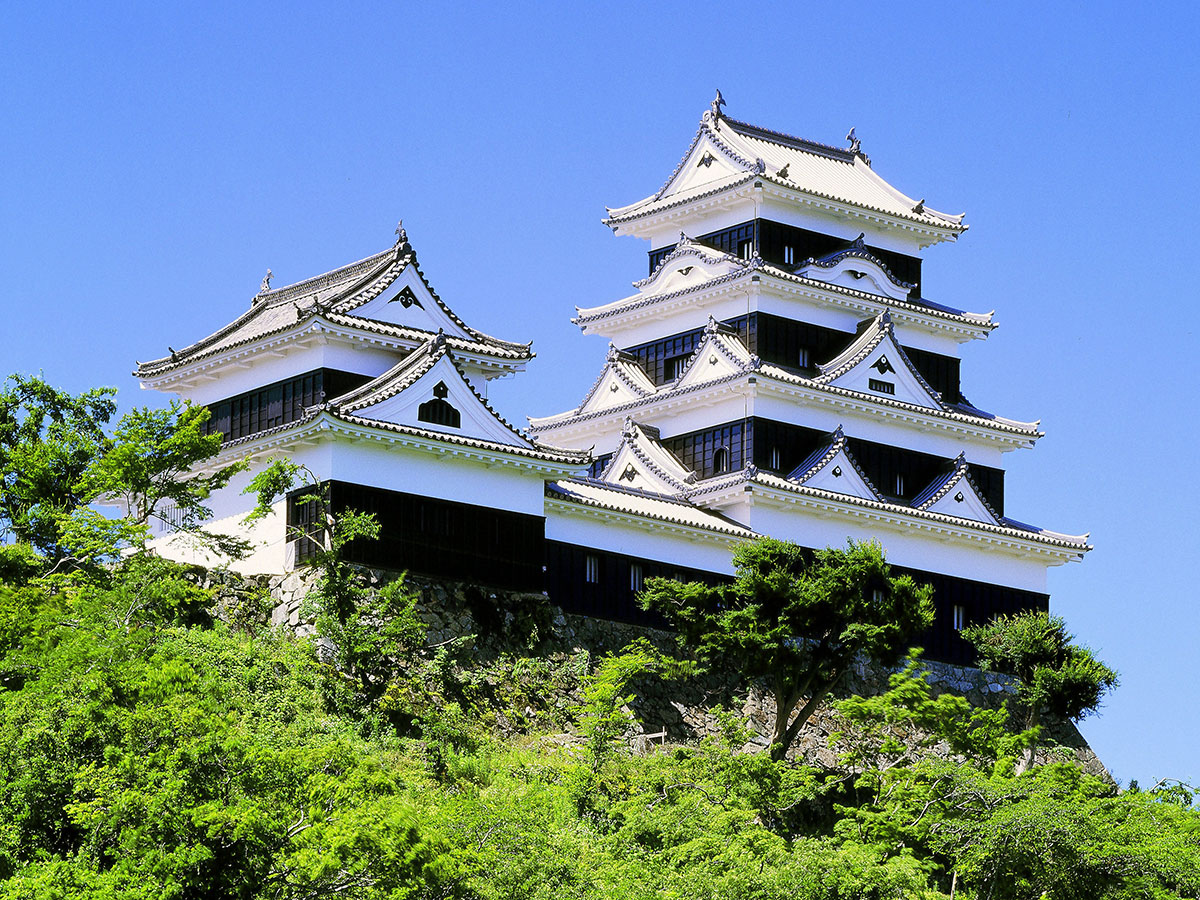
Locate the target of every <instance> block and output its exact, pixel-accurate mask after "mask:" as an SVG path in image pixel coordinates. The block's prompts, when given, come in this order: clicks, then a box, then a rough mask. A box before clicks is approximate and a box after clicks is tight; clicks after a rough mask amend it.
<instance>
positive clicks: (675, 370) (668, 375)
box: [663, 354, 689, 381]
mask: <svg viewBox="0 0 1200 900" xmlns="http://www.w3.org/2000/svg"><path fill="white" fill-rule="evenodd" d="M688 359H689V356H688V354H683V355H682V356H668V357H667V358H666V359H664V360H663V380H664V381H674V380H675V379H676V378H678V377H679V376H680V375H682V374H683V367H684V366H685V365H686V364H687V361H688Z"/></svg>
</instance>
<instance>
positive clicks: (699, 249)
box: [633, 231, 751, 296]
mask: <svg viewBox="0 0 1200 900" xmlns="http://www.w3.org/2000/svg"><path fill="white" fill-rule="evenodd" d="M750 265H751V263H750V261H748V260H744V259H739V258H738V257H736V256H733V255H732V254H729V253H724V252H722V251H720V250H714V249H713V248H711V247H708V246H705V245H704V244H701V243H698V242H697V241H693V240H692V239H691V238H690V237H688V236H687V235H685V234H684V233H683V232H682V231H681V232H680V233H679V243H678V244H676V245H675V249H674V250H672V251H671V252H670V253H668V254H667V255H666V256H664V257H663V258H662V260H661V261H659V264H658V266H657V267H656V268H655V269H654V271H653V272H652V273H651V274H650V275H649V277H647V278H643V279H641V280H640V281H635V282H634V283H633V285H634V287H636V288H637V289H638V290H639V291H640V292H641V294H642V295H643V296H659V295H661V294H673V293H675V292H677V291H683V290H687V289H688V288H691V287H697V286H699V285H702V284H706V283H708V282H710V281H712V280H713V279H714V278H722V277H725V276H728V275H740V274H741V273H742V272H744V271H746V269H748V268H750Z"/></svg>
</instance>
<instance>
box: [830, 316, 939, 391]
mask: <svg viewBox="0 0 1200 900" xmlns="http://www.w3.org/2000/svg"><path fill="white" fill-rule="evenodd" d="M871 324H872V325H874V326H875V329H876V331H875V334H873V335H871V334H870V329H869V328H868V329H867V330H866V331H864V332H863V333H862V334H861V335H859V336H858V337H856V338H855V339H854V340H852V341H851V342H850V343H849V345H847V347H846V349H845V350H843V351H842V352H841V353H839V354H838V355H837V356H835V357H834V358H833V359H831V360H830V361H829V362H827V363H825V364H824V365H821V366H819V369H820V371H821V374H820V375H818V376H817V377H816V378H814V379H813V381H815V382H817V383H818V384H828V383H829V382H832V381H833V380H834V379H836V378H840V377H841V376H842V375H845V374H846V373H847V372H849V371H851V370H852V369H854V368H856V367H857V366H858V365H859V364H860V363H861V362H862V361H863V360H865V359H866V358H867V357H868V356H870V355H871V353H873V352H874V350H875V348H876V347H878V346H879V345H880V344H882V343H883V342H884V340H886V339H888V338H891V341H892V344H893V345H894V346H895V348H896V352H897V353H898V354H900V360H901V362H903V363H904V365H905V366H906V367H907V369H908V371H909V373H910V374H911V375H912V376H913V377H914V378H915V379H916V380H917V383H918V384H919V385H920V386H921V387H922V388H923V389H924V390H925V391H927V392H928V393H929V396H930V397H931V398H932V399H933V401H934V402H935V403H937V404H938V407H939V408H940V409H941V410H942V411H943V412H949V410H948V409H947V408H946V401H945V400H943V399H942V394H941V392H940V391H937V390H934V388H933V387H932V386H931V385H930V384H929V382H927V381H926V380H925V378H924V377H923V376H922V375H921V373H920V372H918V371H917V367H916V366H914V365H913V363H912V360H911V359H909V358H908V354H907V353H905V352H904V348H903V347H902V346H901V345H900V342H899V341H898V340H896V333H895V327H894V326H893V325H892V316H891V311H890V310H887V309H885V310H884V311H883V312H881V313H880V314H879V315H878V316H876V317H875V320H874V321H873V322H872V323H871ZM868 335H870V337H869V338H868ZM864 338H867V340H866V341H865V343H864V342H863V339H864ZM857 344H861V345H862V346H860V347H859V348H858V349H857V350H855V345H857ZM839 360H841V362H839Z"/></svg>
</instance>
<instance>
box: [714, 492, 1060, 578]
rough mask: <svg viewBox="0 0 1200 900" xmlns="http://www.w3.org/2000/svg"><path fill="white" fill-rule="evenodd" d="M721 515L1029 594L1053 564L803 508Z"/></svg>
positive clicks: (756, 506) (808, 542)
mask: <svg viewBox="0 0 1200 900" xmlns="http://www.w3.org/2000/svg"><path fill="white" fill-rule="evenodd" d="M723 512H725V514H726V515H728V516H729V517H730V518H732V519H734V520H736V521H738V522H741V523H742V524H744V525H747V526H748V527H750V528H752V529H754V530H755V531H757V532H759V533H760V534H769V535H771V536H772V537H776V538H780V539H783V540H790V541H795V542H796V543H799V544H803V545H805V546H808V547H827V546H835V547H837V546H843V545H844V544H845V543H846V539H847V538H853V539H854V540H856V541H862V540H867V539H870V538H875V539H877V540H878V541H879V542H880V543H881V544H882V545H883V548H884V550H885V551H886V553H887V558H888V561H889V562H892V563H895V564H896V565H901V566H910V567H912V568H914V569H924V570H926V571H929V572H940V573H941V574H943V575H954V576H957V577H959V578H970V579H973V580H975V581H984V582H990V583H992V584H999V585H1005V586H1008V587H1014V588H1021V589H1023V590H1028V591H1041V592H1045V591H1046V568H1047V566H1049V565H1052V564H1053V560H1052V559H1051V558H1049V557H1033V558H1031V557H1029V556H1023V555H1019V554H1017V553H1014V552H1012V551H1005V550H1003V549H1002V548H999V547H994V546H993V545H985V544H978V543H976V542H974V541H965V540H963V539H961V538H959V539H955V538H953V537H951V536H940V535H936V534H930V533H929V532H922V531H917V530H915V529H911V528H897V527H896V526H890V525H887V524H885V523H881V522H870V521H868V520H863V519H858V518H851V517H849V516H843V515H838V514H834V513H826V514H820V513H818V512H817V511H815V510H807V509H804V508H802V507H792V506H787V507H780V506H777V505H775V504H773V503H770V504H768V503H763V502H754V503H753V505H749V501H742V504H741V505H740V506H738V507H734V508H728V509H725V510H723Z"/></svg>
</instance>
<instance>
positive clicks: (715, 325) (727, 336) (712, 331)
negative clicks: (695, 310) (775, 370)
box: [675, 316, 758, 388]
mask: <svg viewBox="0 0 1200 900" xmlns="http://www.w3.org/2000/svg"><path fill="white" fill-rule="evenodd" d="M757 365H758V359H757V357H755V356H753V355H752V354H751V353H750V351H749V350H747V349H746V346H745V345H744V344H743V343H742V342H741V340H740V339H739V338H738V336H737V332H735V331H734V330H733V329H732V328H730V327H729V326H727V325H722V324H721V323H719V322H717V320H716V319H714V318H713V317H712V316H709V317H708V324H707V325H706V326H704V339H703V340H702V341H701V342H700V346H699V347H697V348H696V350H695V352H693V353H692V356H691V358H690V359H689V360H688V361H687V364H686V365H685V366H684V369H683V372H682V373H681V374H680V376H679V378H678V379H677V380H676V382H675V387H676V388H684V387H691V386H692V385H698V384H707V383H709V382H712V381H716V380H718V379H720V378H724V377H726V376H728V375H738V374H741V373H743V372H748V371H750V370H752V369H754V368H756V367H757Z"/></svg>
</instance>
